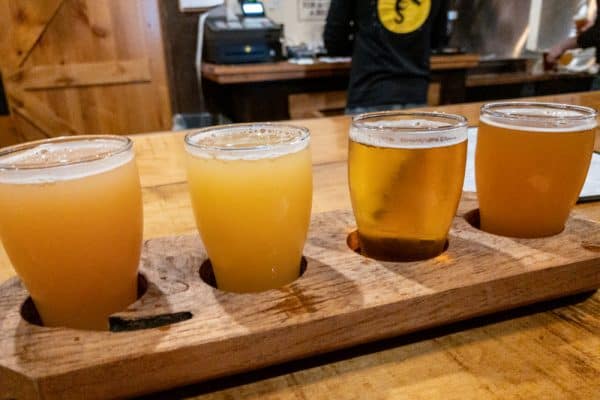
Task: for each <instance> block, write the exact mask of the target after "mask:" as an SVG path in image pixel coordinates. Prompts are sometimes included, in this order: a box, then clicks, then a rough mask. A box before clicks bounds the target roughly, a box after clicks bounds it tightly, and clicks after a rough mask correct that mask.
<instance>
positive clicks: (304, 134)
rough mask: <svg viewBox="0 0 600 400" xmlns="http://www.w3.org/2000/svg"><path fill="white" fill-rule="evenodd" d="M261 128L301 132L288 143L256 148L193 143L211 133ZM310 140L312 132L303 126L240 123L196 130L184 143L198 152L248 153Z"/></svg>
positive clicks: (186, 136)
mask: <svg viewBox="0 0 600 400" xmlns="http://www.w3.org/2000/svg"><path fill="white" fill-rule="evenodd" d="M260 127H266V128H270V129H273V128H275V129H292V130H295V131H297V132H299V133H300V134H299V135H294V137H293V138H291V139H290V140H287V141H283V142H278V143H272V144H260V145H254V146H247V147H228V146H222V145H221V146H216V145H207V144H202V143H198V142H195V143H194V142H192V137H194V136H196V135H202V134H206V133H209V132H214V131H227V130H230V129H244V128H252V129H256V128H259V129H260ZM309 138H310V131H309V130H308V128H305V127H303V126H297V125H291V124H290V125H288V124H278V123H272V122H244V123H239V124H225V125H215V126H208V127H206V128H202V129H197V130H194V131H193V132H189V133H187V134H186V135H185V138H184V142H185V144H186V146H189V147H191V148H192V149H197V150H208V151H218V152H233V153H235V152H248V151H265V150H273V149H278V148H282V147H288V146H293V145H297V144H301V143H303V142H305V141H307V140H309Z"/></svg>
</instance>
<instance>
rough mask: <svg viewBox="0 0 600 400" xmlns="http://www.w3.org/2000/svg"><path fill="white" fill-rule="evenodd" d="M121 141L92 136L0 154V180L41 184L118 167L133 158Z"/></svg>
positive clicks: (85, 175)
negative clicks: (92, 137) (124, 149)
mask: <svg viewBox="0 0 600 400" xmlns="http://www.w3.org/2000/svg"><path fill="white" fill-rule="evenodd" d="M122 148H123V142H120V141H115V140H108V139H94V140H85V139H81V140H77V141H72V142H70V141H65V142H46V143H42V144H40V145H38V146H35V147H30V148H25V149H23V150H20V151H19V150H17V151H14V152H12V153H10V154H7V155H4V156H0V183H11V184H41V183H54V182H57V181H65V180H72V179H80V178H85V177H87V176H91V175H97V174H101V173H103V172H107V171H110V170H113V169H116V168H118V167H120V166H121V165H123V164H126V163H127V162H129V161H131V159H133V151H122V152H120V153H117V154H112V155H111V153H114V152H118V151H119V150H121V149H122Z"/></svg>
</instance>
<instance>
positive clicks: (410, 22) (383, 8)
mask: <svg viewBox="0 0 600 400" xmlns="http://www.w3.org/2000/svg"><path fill="white" fill-rule="evenodd" d="M430 11H431V0H378V1H377V15H378V16H379V21H381V23H382V24H383V26H385V28H386V29H387V30H388V31H391V32H394V33H410V32H414V31H416V30H417V29H419V28H420V27H421V25H423V23H425V20H426V19H427V17H428V16H429V12H430Z"/></svg>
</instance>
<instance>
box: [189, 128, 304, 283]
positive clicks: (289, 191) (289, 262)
mask: <svg viewBox="0 0 600 400" xmlns="http://www.w3.org/2000/svg"><path fill="white" fill-rule="evenodd" d="M309 140H310V137H309V132H308V130H306V129H303V128H296V127H292V126H284V125H273V124H241V125H229V126H223V127H216V128H215V127H213V128H207V129H204V130H201V131H197V132H194V133H191V134H188V135H187V136H186V138H185V143H186V149H187V151H188V160H187V171H188V181H189V186H190V194H191V199H192V205H193V208H194V214H195V217H196V224H197V226H198V231H199V232H200V236H201V238H202V242H203V243H204V246H205V247H206V251H207V253H208V257H209V258H210V260H211V263H212V266H213V270H214V273H215V278H216V280H217V286H218V287H219V289H222V290H226V291H233V292H256V291H262V290H267V289H274V288H278V287H280V286H283V285H285V284H288V283H290V282H292V281H293V280H295V279H296V278H297V277H298V275H299V273H300V261H301V257H302V249H303V248H304V242H305V240H306V235H307V231H308V225H309V222H310V212H311V205H312V166H311V165H312V163H311V155H310V148H309Z"/></svg>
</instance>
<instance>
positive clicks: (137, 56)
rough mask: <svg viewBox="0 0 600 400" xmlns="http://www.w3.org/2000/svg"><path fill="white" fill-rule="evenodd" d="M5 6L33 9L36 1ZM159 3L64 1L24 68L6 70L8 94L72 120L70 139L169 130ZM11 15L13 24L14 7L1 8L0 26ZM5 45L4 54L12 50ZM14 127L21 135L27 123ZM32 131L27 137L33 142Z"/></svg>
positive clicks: (152, 0)
mask: <svg viewBox="0 0 600 400" xmlns="http://www.w3.org/2000/svg"><path fill="white" fill-rule="evenodd" d="M4 1H5V2H8V3H10V4H13V3H14V4H17V5H22V4H27V5H28V6H30V4H29V3H30V0H4ZM157 1H158V0H127V1H123V0H63V1H62V5H60V6H59V7H58V8H57V11H56V12H55V14H53V15H52V18H51V19H50V20H49V21H50V22H49V23H48V25H47V26H46V27H45V29H44V30H43V34H41V36H40V37H39V40H37V42H36V44H35V46H33V48H32V50H31V51H30V54H29V56H28V57H26V59H24V62H22V65H20V67H19V68H17V67H14V62H13V63H12V64H11V65H7V64H0V65H2V66H3V72H4V74H3V75H4V76H5V84H6V86H7V92H9V93H10V92H11V91H12V92H15V91H18V92H19V93H20V92H25V93H26V94H27V97H28V98H29V99H30V101H31V102H35V101H34V100H33V99H36V100H37V101H38V102H40V103H43V104H44V105H45V106H46V107H47V108H48V109H50V110H52V112H53V114H54V115H55V116H56V118H57V119H58V120H61V121H64V122H65V124H66V125H67V126H68V127H69V128H70V129H68V130H67V131H68V132H67V133H70V134H72V133H75V134H88V133H90V134H91V133H103V134H130V133H138V132H151V131H159V130H167V129H170V126H171V109H170V101H169V92H168V88H167V77H166V69H165V64H164V54H163V44H162V34H161V30H160V23H159V15H158V5H157ZM38 3H43V2H38ZM14 4H13V5H14ZM42 8H44V9H46V8H48V6H45V7H42ZM7 10H8V12H9V16H8V18H9V20H10V19H14V13H12V14H10V7H7V6H6V5H4V6H2V5H0V23H1V22H2V21H3V20H5V19H6V18H7V17H6V15H3V13H5V12H6V11H7ZM3 29H5V28H0V31H1V30H3ZM8 33H10V32H8ZM3 46H4V47H1V48H0V49H1V51H2V52H3V53H0V55H3V54H4V50H5V49H6V48H10V46H9V45H6V44H4V45H3ZM7 46H8V47H7ZM0 58H2V57H0ZM15 107H16V105H15V104H12V103H11V108H12V109H15ZM19 111H20V112H19ZM16 113H18V114H19V117H16V118H20V117H24V116H25V117H26V118H25V119H26V120H29V125H32V126H41V125H46V126H47V125H48V124H47V123H45V122H44V121H31V120H30V118H29V119H28V118H27V114H29V116H30V117H31V115H33V114H34V113H32V112H31V110H29V113H28V112H24V110H23V109H21V110H16ZM34 119H35V117H34ZM51 125H55V124H51ZM15 126H16V127H17V129H19V128H20V127H21V126H23V124H22V123H20V122H17V123H16V124H15ZM30 128H31V126H28V127H27V131H28V134H27V135H25V136H27V137H31V136H32V133H31V132H30V131H31V129H30ZM64 133H65V130H64V129H63V130H61V131H60V132H59V131H58V130H56V131H52V132H46V131H42V132H41V134H42V135H45V136H47V135H51V136H56V135H60V134H64Z"/></svg>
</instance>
